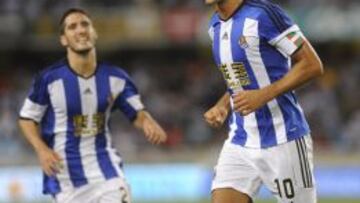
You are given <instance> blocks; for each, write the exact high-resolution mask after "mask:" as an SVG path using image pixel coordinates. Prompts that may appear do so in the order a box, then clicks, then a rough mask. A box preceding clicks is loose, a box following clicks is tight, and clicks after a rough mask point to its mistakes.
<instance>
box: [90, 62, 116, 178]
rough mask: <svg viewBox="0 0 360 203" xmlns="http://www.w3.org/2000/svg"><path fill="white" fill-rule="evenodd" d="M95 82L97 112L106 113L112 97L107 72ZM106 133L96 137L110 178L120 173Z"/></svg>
mask: <svg viewBox="0 0 360 203" xmlns="http://www.w3.org/2000/svg"><path fill="white" fill-rule="evenodd" d="M98 69H99V68H98ZM100 71H102V70H99V72H100ZM95 83H96V90H97V100H98V107H97V112H101V113H104V114H105V112H106V108H107V106H108V105H109V99H110V97H111V91H110V84H109V78H108V76H107V74H97V75H96V82H95ZM104 104H106V105H104ZM105 119H106V118H105ZM105 125H107V123H105ZM104 133H105V132H103V133H100V134H98V135H96V139H95V146H96V156H97V160H98V163H99V166H100V168H101V171H102V173H103V175H104V177H105V178H106V179H110V178H112V177H116V176H118V174H117V172H116V170H115V168H114V166H113V165H112V163H111V160H110V156H109V153H108V151H107V150H106V148H107V146H106V144H107V140H106V137H105V134H104ZM108 147H109V146H108Z"/></svg>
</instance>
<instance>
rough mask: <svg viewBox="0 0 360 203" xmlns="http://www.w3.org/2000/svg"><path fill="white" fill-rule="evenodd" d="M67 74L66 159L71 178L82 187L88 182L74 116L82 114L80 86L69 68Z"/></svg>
mask: <svg viewBox="0 0 360 203" xmlns="http://www.w3.org/2000/svg"><path fill="white" fill-rule="evenodd" d="M67 73H68V74H66V77H67V78H66V82H64V88H65V96H66V106H67V115H68V122H67V128H68V130H67V133H66V148H65V154H66V160H67V165H68V169H69V174H70V179H71V182H72V184H73V185H74V186H75V187H80V186H82V185H85V184H87V179H86V177H85V173H84V168H83V167H82V164H81V155H80V149H79V145H80V139H81V138H80V137H77V136H75V135H74V133H73V132H75V129H74V123H73V118H74V116H76V115H81V114H82V112H81V98H80V87H79V83H78V79H77V77H76V76H75V75H74V74H73V73H71V72H70V70H68V72H67Z"/></svg>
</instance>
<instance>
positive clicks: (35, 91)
mask: <svg viewBox="0 0 360 203" xmlns="http://www.w3.org/2000/svg"><path fill="white" fill-rule="evenodd" d="M49 101H50V99H49V93H48V90H47V84H46V81H45V79H44V78H42V77H41V76H37V77H35V79H34V80H33V83H32V86H31V89H30V92H29V94H28V97H27V98H26V99H25V102H24V104H23V106H22V108H21V110H20V118H21V119H29V120H33V121H35V122H37V123H39V122H40V121H41V119H42V118H43V116H44V114H45V112H46V109H47V107H48V105H49Z"/></svg>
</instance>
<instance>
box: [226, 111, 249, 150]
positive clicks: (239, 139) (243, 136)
mask: <svg viewBox="0 0 360 203" xmlns="http://www.w3.org/2000/svg"><path fill="white" fill-rule="evenodd" d="M236 114H237V113H235V112H234V113H233V114H231V118H230V121H231V123H230V125H231V124H232V121H233V119H234V117H235V119H236V120H235V122H236V125H237V126H238V127H237V129H236V131H235V136H234V137H233V139H232V140H231V142H233V143H237V144H240V145H241V146H244V145H245V143H246V140H247V137H248V135H247V133H246V131H245V130H244V128H242V127H240V126H244V117H242V116H240V115H236Z"/></svg>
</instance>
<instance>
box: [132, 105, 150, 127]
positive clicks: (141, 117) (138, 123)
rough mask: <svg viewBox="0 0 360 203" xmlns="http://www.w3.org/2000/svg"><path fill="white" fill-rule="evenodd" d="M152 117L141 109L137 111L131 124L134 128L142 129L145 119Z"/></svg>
mask: <svg viewBox="0 0 360 203" xmlns="http://www.w3.org/2000/svg"><path fill="white" fill-rule="evenodd" d="M152 119H153V118H152V117H151V115H150V114H149V113H148V112H147V111H145V110H141V111H139V112H138V113H137V115H136V119H135V121H134V123H133V124H134V126H135V127H136V128H138V129H140V130H143V128H144V122H145V120H152Z"/></svg>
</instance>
